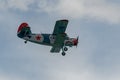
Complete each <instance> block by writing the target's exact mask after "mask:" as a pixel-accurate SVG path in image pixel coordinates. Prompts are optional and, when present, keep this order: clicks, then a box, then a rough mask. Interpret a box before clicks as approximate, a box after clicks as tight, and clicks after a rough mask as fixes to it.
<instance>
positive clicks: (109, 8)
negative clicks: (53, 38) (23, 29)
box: [0, 0, 120, 80]
mask: <svg viewBox="0 0 120 80" xmlns="http://www.w3.org/2000/svg"><path fill="white" fill-rule="evenodd" d="M60 19H68V20H69V24H68V27H67V30H66V33H67V34H68V35H69V36H70V37H77V36H79V44H78V47H77V48H76V47H73V48H69V51H67V55H66V56H65V57H63V56H62V55H61V53H58V54H52V53H50V49H51V47H48V46H43V45H38V44H33V43H30V42H28V43H27V44H24V40H22V39H20V38H18V37H17V34H16V33H17V29H18V26H19V25H20V24H21V23H22V22H27V23H28V24H29V26H30V27H31V30H32V32H33V33H52V31H53V29H54V25H55V21H56V20H60ZM0 80H120V0H51V1H50V0H0Z"/></svg>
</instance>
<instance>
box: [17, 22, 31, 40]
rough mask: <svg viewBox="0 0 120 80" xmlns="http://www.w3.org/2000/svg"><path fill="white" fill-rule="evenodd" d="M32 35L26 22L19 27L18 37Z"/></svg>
mask: <svg viewBox="0 0 120 80" xmlns="http://www.w3.org/2000/svg"><path fill="white" fill-rule="evenodd" d="M30 34H31V30H30V27H29V25H28V24H27V23H25V22H24V23H22V24H21V25H20V26H19V27H18V31H17V36H18V37H20V38H23V37H26V36H30Z"/></svg>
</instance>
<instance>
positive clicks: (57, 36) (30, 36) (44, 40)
mask: <svg viewBox="0 0 120 80" xmlns="http://www.w3.org/2000/svg"><path fill="white" fill-rule="evenodd" d="M67 25H68V20H66V19H63V20H58V21H56V24H55V27H54V30H53V33H52V34H43V33H42V34H35V33H32V32H31V28H30V26H29V25H28V23H26V22H24V23H22V24H21V25H20V26H19V27H18V31H17V36H18V37H19V38H22V39H24V40H25V43H27V41H30V42H33V43H37V44H42V45H47V46H52V48H51V50H50V52H51V53H59V52H60V51H62V55H63V56H65V55H66V53H65V52H66V51H67V50H68V46H69V47H72V46H77V45H78V38H79V37H77V38H70V37H68V35H67V34H66V33H65V31H66V28H67Z"/></svg>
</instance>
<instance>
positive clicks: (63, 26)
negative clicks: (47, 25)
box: [53, 20, 68, 35]
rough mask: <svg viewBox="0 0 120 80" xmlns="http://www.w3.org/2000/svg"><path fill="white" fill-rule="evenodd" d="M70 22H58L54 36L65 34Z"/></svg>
mask: <svg viewBox="0 0 120 80" xmlns="http://www.w3.org/2000/svg"><path fill="white" fill-rule="evenodd" d="M67 24H68V20H58V21H56V24H55V28H54V31H53V35H56V34H61V33H64V32H65V30H66V28H67Z"/></svg>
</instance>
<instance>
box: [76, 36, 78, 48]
mask: <svg viewBox="0 0 120 80" xmlns="http://www.w3.org/2000/svg"><path fill="white" fill-rule="evenodd" d="M76 41H77V45H76V47H77V46H78V43H79V42H78V41H79V36H78V37H77V39H76Z"/></svg>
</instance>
